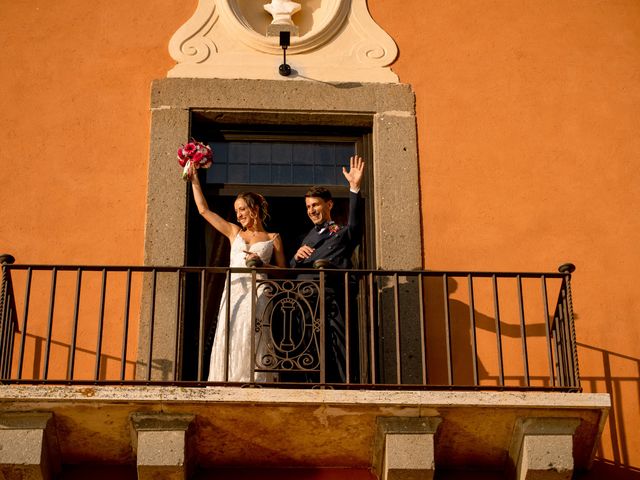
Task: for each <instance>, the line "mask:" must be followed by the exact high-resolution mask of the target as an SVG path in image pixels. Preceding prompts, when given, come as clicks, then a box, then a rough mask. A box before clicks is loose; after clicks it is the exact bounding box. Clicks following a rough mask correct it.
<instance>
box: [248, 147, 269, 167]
mask: <svg viewBox="0 0 640 480" xmlns="http://www.w3.org/2000/svg"><path fill="white" fill-rule="evenodd" d="M270 162H271V145H270V144H268V143H264V142H253V143H252V144H251V163H262V164H268V163H270Z"/></svg>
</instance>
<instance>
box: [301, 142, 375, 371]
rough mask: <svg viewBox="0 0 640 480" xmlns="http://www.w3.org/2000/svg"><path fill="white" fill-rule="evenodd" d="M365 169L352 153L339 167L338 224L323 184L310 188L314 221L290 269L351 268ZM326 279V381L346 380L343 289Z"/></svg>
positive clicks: (308, 199)
mask: <svg viewBox="0 0 640 480" xmlns="http://www.w3.org/2000/svg"><path fill="white" fill-rule="evenodd" d="M363 172H364V160H363V159H362V157H360V156H358V155H355V156H353V157H351V159H350V161H349V170H348V171H347V169H346V168H344V167H343V168H342V173H343V175H344V177H345V178H346V179H347V182H349V190H350V194H349V221H348V223H347V225H338V224H337V223H335V222H334V221H333V220H332V219H331V209H332V208H333V199H332V196H331V192H330V191H329V190H328V189H326V188H324V187H312V188H311V189H310V190H309V191H308V192H307V193H306V195H305V203H306V205H307V215H308V216H309V218H310V219H311V221H312V222H313V224H314V227H313V228H312V229H311V230H310V231H309V233H308V234H307V236H306V237H305V238H304V240H302V246H301V247H300V248H299V249H298V250H297V252H296V253H295V255H294V256H293V258H292V259H291V267H292V268H318V267H323V268H351V255H352V254H353V251H354V249H355V248H356V246H357V245H358V243H360V239H361V236H362V225H361V219H360V217H361V214H360V210H361V208H362V198H361V197H360V184H361V183H362V175H363ZM332 283H333V282H327V286H326V288H325V294H326V295H325V305H326V312H327V314H326V317H327V321H326V322H325V325H326V333H325V335H326V340H327V345H326V358H327V376H326V378H327V382H329V383H334V382H345V381H346V372H345V345H344V338H345V324H344V318H343V313H342V312H343V311H344V308H343V307H342V305H343V304H344V293H343V292H344V289H343V288H342V289H341V288H339V287H340V284H339V283H338V285H335V284H332Z"/></svg>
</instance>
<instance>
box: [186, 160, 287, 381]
mask: <svg viewBox="0 0 640 480" xmlns="http://www.w3.org/2000/svg"><path fill="white" fill-rule="evenodd" d="M189 179H190V180H191V189H192V191H193V197H194V199H195V202H196V205H197V206H198V212H200V215H202V216H203V217H204V219H205V220H206V221H207V222H209V223H210V224H211V225H212V226H213V228H215V229H216V230H218V231H219V232H220V233H222V234H223V235H224V236H225V237H227V238H228V239H229V242H231V255H230V259H229V266H230V267H242V268H245V267H246V262H247V261H249V260H251V261H253V262H256V261H257V262H258V264H260V262H261V263H262V265H263V266H265V267H269V266H273V265H272V262H274V264H275V266H277V267H285V266H286V264H285V258H284V249H283V245H282V239H281V238H280V235H278V234H277V233H269V232H267V231H266V230H265V228H264V221H265V219H266V218H267V215H268V210H267V208H268V205H267V201H266V200H265V199H264V197H263V196H262V195H260V194H258V193H253V192H248V193H240V194H238V196H237V198H236V200H235V202H234V204H233V207H234V209H235V212H236V218H237V220H238V223H239V224H240V226H238V225H236V224H235V223H230V222H227V221H226V220H225V219H223V218H222V217H221V216H220V215H218V214H216V213H215V212H212V211H211V210H209V206H208V204H207V201H206V199H205V198H204V194H203V193H202V187H201V185H200V180H199V179H198V174H197V171H195V170H191V171H190V172H189ZM228 288H229V284H225V287H224V292H223V293H222V300H221V302H220V310H219V312H218V322H217V326H216V334H215V337H214V341H213V349H212V351H211V363H210V365H209V378H208V381H210V382H224V381H229V382H248V381H249V380H250V377H251V367H252V363H253V362H254V359H255V356H253V355H252V354H251V333H252V331H253V323H254V322H253V319H252V318H251V297H252V292H251V274H248V273H234V274H232V275H231V284H230V294H228V293H227V289H228ZM227 298H229V299H230V301H229V306H230V307H231V310H230V312H229V315H228V319H229V320H228V321H229V330H230V332H231V333H230V335H229V341H228V342H227V308H228V305H227ZM260 304H261V302H260V297H258V302H257V306H258V311H259V310H260V306H261V305H260ZM254 343H255V347H256V349H258V351H259V348H260V347H259V342H258V339H257V338H256V341H255V342H254ZM227 348H228V350H229V351H228V355H227ZM255 380H256V381H265V380H267V375H266V374H263V373H259V372H256V375H255Z"/></svg>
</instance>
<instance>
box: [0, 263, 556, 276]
mask: <svg viewBox="0 0 640 480" xmlns="http://www.w3.org/2000/svg"><path fill="white" fill-rule="evenodd" d="M6 266H7V268H8V269H9V270H26V269H28V268H31V269H32V270H34V271H36V270H51V269H53V268H56V269H57V270H58V271H59V272H62V271H77V270H78V269H81V270H84V271H95V272H100V271H102V270H104V269H107V270H108V271H114V272H126V271H128V270H132V271H138V272H152V271H154V270H155V271H157V272H176V271H183V272H192V273H194V272H200V271H202V270H205V271H211V272H215V273H225V272H226V271H227V270H231V271H232V272H237V273H250V272H252V271H253V270H255V271H256V272H258V273H269V272H274V271H282V272H294V271H295V272H296V273H317V272H318V269H315V268H288V267H287V268H280V267H275V268H274V267H252V268H248V267H216V266H213V267H212V266H194V265H185V266H179V265H98V264H91V265H89V264H19V263H15V264H12V265H6ZM324 271H325V272H326V273H345V272H347V273H353V274H365V275H368V274H376V275H385V276H392V275H396V274H397V275H406V276H414V275H423V276H427V277H442V276H443V275H447V276H450V277H467V276H469V275H472V276H474V277H479V278H491V277H493V276H494V275H495V276H497V277H505V278H517V277H518V276H520V277H521V278H540V277H541V276H542V275H544V276H545V277H547V278H564V277H566V276H567V274H566V273H560V272H551V271H549V272H542V271H541V272H518V271H498V272H492V271H487V270H422V269H362V268H348V269H345V268H331V269H324Z"/></svg>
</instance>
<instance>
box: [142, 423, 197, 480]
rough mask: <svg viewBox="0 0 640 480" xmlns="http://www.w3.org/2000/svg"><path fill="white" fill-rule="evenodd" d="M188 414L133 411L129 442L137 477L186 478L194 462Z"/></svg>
mask: <svg viewBox="0 0 640 480" xmlns="http://www.w3.org/2000/svg"><path fill="white" fill-rule="evenodd" d="M194 419H195V416H194V415H191V414H180V413H175V414H168V413H142V412H138V413H132V414H131V416H130V421H131V444H132V447H133V452H134V454H135V456H136V464H137V470H138V479H140V480H158V479H185V478H189V476H190V475H191V474H192V472H193V470H194V468H195V465H194V461H193V459H194V451H193V450H194V445H193V432H194V428H195V423H194Z"/></svg>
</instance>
